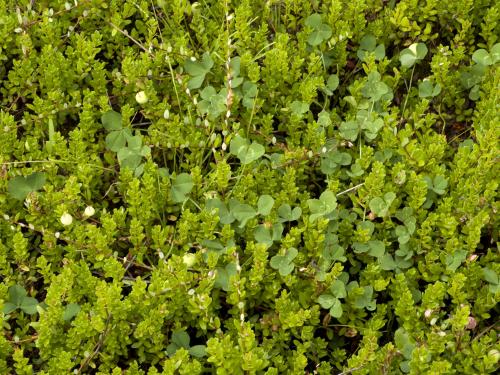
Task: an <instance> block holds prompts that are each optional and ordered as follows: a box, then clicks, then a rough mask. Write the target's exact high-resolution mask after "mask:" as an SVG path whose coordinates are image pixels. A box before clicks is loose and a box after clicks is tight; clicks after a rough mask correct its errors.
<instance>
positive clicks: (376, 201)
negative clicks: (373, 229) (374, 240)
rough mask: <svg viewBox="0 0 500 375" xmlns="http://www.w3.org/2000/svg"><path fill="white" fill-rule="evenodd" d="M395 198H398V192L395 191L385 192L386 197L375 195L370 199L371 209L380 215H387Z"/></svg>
mask: <svg viewBox="0 0 500 375" xmlns="http://www.w3.org/2000/svg"><path fill="white" fill-rule="evenodd" d="M394 199H396V194H394V193H393V192H388V193H385V194H384V198H381V197H375V198H373V199H372V200H371V201H370V204H369V206H370V210H372V211H373V213H375V214H376V215H377V216H379V217H385V216H386V215H387V213H388V211H389V209H390V207H391V204H392V202H393V201H394Z"/></svg>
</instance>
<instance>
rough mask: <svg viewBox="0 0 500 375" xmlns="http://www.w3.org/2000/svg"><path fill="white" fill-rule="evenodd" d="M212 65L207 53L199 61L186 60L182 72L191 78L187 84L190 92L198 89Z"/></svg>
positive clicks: (212, 62)
mask: <svg viewBox="0 0 500 375" xmlns="http://www.w3.org/2000/svg"><path fill="white" fill-rule="evenodd" d="M213 65H214V61H213V60H212V58H211V57H210V54H209V53H208V52H205V53H204V54H203V57H202V59H201V61H193V60H191V59H188V60H186V62H185V63H184V70H185V71H186V72H187V73H188V74H189V75H190V76H191V77H192V78H191V79H190V80H189V82H188V84H187V86H188V88H189V89H190V90H194V89H197V88H200V87H201V85H202V84H203V81H204V80H205V76H206V75H207V73H208V72H210V70H211V69H212V67H213Z"/></svg>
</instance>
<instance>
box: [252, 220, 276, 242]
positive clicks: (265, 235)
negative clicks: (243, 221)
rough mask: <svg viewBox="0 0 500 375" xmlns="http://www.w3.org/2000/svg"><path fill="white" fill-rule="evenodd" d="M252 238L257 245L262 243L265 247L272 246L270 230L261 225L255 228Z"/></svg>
mask: <svg viewBox="0 0 500 375" xmlns="http://www.w3.org/2000/svg"><path fill="white" fill-rule="evenodd" d="M253 236H254V238H255V241H257V242H258V243H263V244H265V245H267V246H271V245H272V244H273V238H272V234H271V229H270V228H267V227H266V226H265V225H263V224H261V225H259V226H258V227H257V228H255V230H254V232H253Z"/></svg>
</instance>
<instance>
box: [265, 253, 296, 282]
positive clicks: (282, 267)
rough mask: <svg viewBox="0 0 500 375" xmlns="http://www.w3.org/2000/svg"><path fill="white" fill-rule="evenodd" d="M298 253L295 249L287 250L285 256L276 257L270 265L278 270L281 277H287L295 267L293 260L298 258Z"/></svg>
mask: <svg viewBox="0 0 500 375" xmlns="http://www.w3.org/2000/svg"><path fill="white" fill-rule="evenodd" d="M297 254H298V251H297V249H295V248H294V247H291V248H289V249H288V250H287V252H286V253H285V255H278V254H277V255H275V256H273V257H272V258H271V261H270V265H271V267H272V268H274V269H276V270H278V272H279V274H280V275H281V276H287V275H289V274H291V273H292V271H293V269H294V267H295V265H294V264H293V260H294V259H295V257H296V256H297Z"/></svg>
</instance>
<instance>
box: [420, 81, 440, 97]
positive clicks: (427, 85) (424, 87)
mask: <svg viewBox="0 0 500 375" xmlns="http://www.w3.org/2000/svg"><path fill="white" fill-rule="evenodd" d="M440 92H441V85H440V84H439V83H437V84H436V85H435V86H434V85H433V84H432V83H431V81H429V80H427V79H424V80H423V81H422V82H420V83H419V84H418V96H420V97H421V98H428V97H435V96H437V95H439V93H440Z"/></svg>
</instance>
